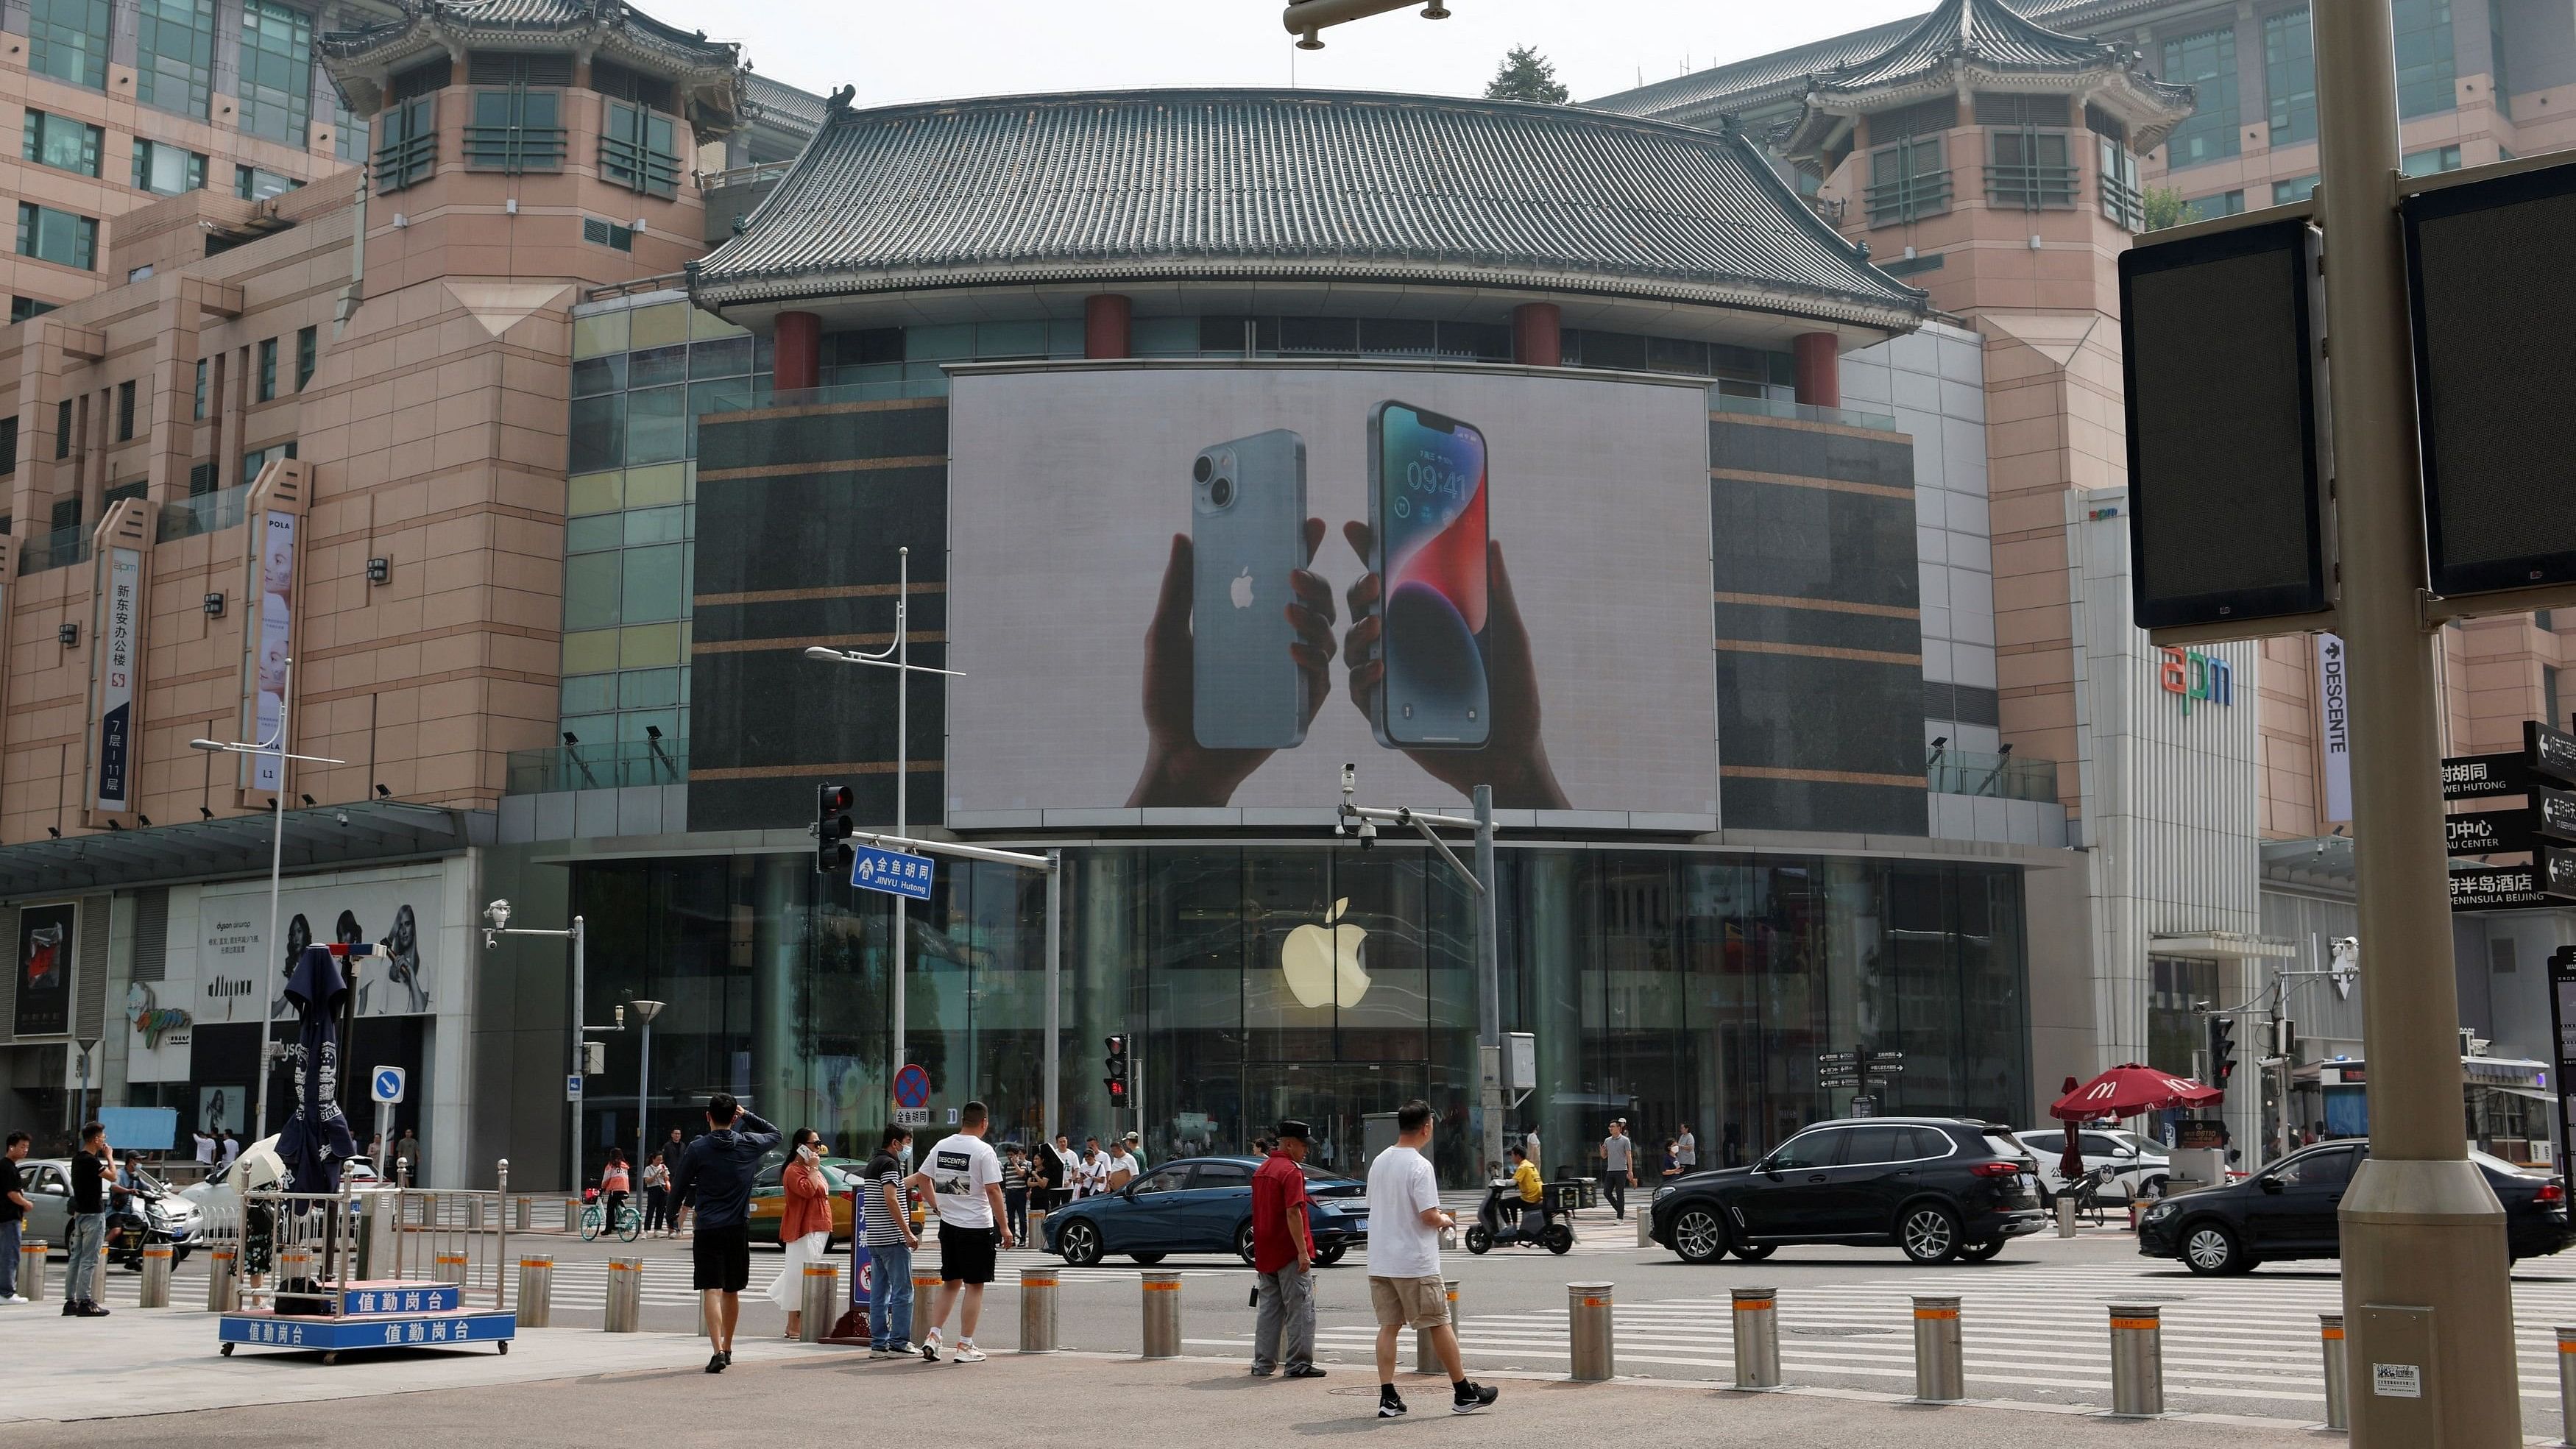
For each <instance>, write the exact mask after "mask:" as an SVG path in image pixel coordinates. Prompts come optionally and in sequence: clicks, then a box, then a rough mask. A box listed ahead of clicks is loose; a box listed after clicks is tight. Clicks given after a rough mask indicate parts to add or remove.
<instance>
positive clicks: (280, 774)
mask: <svg viewBox="0 0 2576 1449" xmlns="http://www.w3.org/2000/svg"><path fill="white" fill-rule="evenodd" d="M285 665H286V669H285V672H284V673H283V674H282V675H280V676H279V679H278V685H277V731H276V733H274V734H272V735H270V736H269V737H268V738H267V739H265V740H263V741H261V742H260V743H258V744H255V745H246V744H241V743H238V742H236V741H232V740H207V739H196V740H190V741H188V748H189V749H192V750H204V751H206V752H207V753H209V754H217V755H266V756H268V757H269V758H271V759H273V760H276V761H278V762H279V763H278V767H277V788H276V789H275V790H274V791H272V792H270V796H269V801H268V807H269V813H270V814H271V815H272V816H273V817H274V818H275V820H276V822H277V829H276V833H275V836H274V837H273V838H272V839H271V840H270V842H269V847H268V939H267V941H266V943H265V949H267V950H271V951H273V950H276V949H277V893H278V887H279V882H280V880H281V879H282V877H283V873H284V871H285V868H286V765H285V762H286V761H288V760H301V761H303V762H305V763H306V764H311V765H345V764H347V763H349V762H348V761H346V760H334V759H330V758H327V757H325V756H322V755H291V754H288V753H287V752H286V716H287V712H288V711H289V710H291V709H293V708H294V706H295V661H294V660H292V659H289V660H286V661H285ZM275 984H276V983H275V982H274V981H273V980H272V981H269V982H265V983H263V987H264V988H266V987H274V986H275ZM263 994H267V995H268V1000H267V1001H265V1002H263V1003H262V1004H261V1006H260V1008H259V1010H260V1019H259V1096H258V1098H257V1101H256V1105H255V1106H253V1107H252V1109H251V1110H252V1112H253V1113H254V1116H253V1117H252V1120H251V1130H250V1139H251V1141H253V1142H258V1141H260V1140H262V1139H264V1138H266V1137H267V1136H268V1067H269V1063H270V1062H271V1061H273V1060H274V1059H275V1058H276V1057H277V1056H278V1055H279V1049H280V1047H281V1046H282V1045H283V1044H282V1043H279V1042H275V1041H272V1040H270V1039H269V1029H270V1028H271V1027H273V1026H274V1025H276V1018H277V1003H276V997H275V996H274V995H273V994H269V993H267V992H266V991H264V992H263Z"/></svg>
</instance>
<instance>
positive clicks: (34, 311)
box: [9, 297, 59, 322]
mask: <svg viewBox="0 0 2576 1449" xmlns="http://www.w3.org/2000/svg"><path fill="white" fill-rule="evenodd" d="M57 305H59V304H57V303H53V302H39V301H37V300H36V299H35V298H33V297H11V298H10V299H9V320H10V321H12V322H24V321H26V320H27V319H28V318H30V317H42V316H44V315H45V314H46V313H48V312H51V311H52V310H54V308H55V307H56V306H57Z"/></svg>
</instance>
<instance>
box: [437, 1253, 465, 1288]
mask: <svg viewBox="0 0 2576 1449" xmlns="http://www.w3.org/2000/svg"><path fill="white" fill-rule="evenodd" d="M438 1281H440V1282H441V1283H457V1284H462V1283H463V1282H464V1281H465V1255H464V1254H463V1253H453V1252H443V1253H440V1254H439V1255H438Z"/></svg>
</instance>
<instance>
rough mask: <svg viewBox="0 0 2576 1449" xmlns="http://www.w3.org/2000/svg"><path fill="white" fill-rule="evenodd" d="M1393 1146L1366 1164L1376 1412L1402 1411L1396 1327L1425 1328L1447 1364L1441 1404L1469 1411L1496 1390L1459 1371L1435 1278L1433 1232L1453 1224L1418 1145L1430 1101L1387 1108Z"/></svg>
mask: <svg viewBox="0 0 2576 1449" xmlns="http://www.w3.org/2000/svg"><path fill="white" fill-rule="evenodd" d="M1395 1129H1396V1138H1395V1145H1394V1146H1393V1147H1389V1148H1387V1149H1386V1150H1384V1151H1382V1152H1380V1153H1379V1154H1378V1155H1377V1159H1376V1160H1375V1161H1373V1162H1371V1163H1370V1164H1369V1175H1368V1208H1369V1214H1368V1215H1369V1236H1368V1270H1369V1306H1370V1307H1371V1308H1372V1309H1374V1310H1375V1311H1376V1314H1377V1416H1378V1417H1379V1418H1381V1419H1393V1418H1396V1417H1399V1416H1401V1415H1402V1414H1403V1413H1404V1412H1405V1405H1404V1398H1403V1396H1402V1395H1400V1394H1398V1393H1397V1392H1396V1391H1395V1341H1396V1334H1397V1332H1398V1330H1400V1329H1404V1328H1408V1327H1410V1328H1414V1329H1417V1330H1422V1331H1426V1332H1428V1333H1429V1334H1430V1335H1431V1347H1432V1351H1433V1352H1435V1353H1437V1354H1438V1355H1439V1356H1440V1366H1441V1367H1442V1368H1445V1369H1447V1370H1448V1371H1449V1409H1450V1412H1452V1413H1457V1414H1472V1413H1474V1412H1476V1411H1477V1410H1478V1409H1481V1408H1484V1407H1486V1406H1487V1405H1489V1404H1491V1403H1493V1402H1494V1400H1495V1399H1497V1398H1499V1397H1501V1394H1500V1392H1499V1391H1497V1390H1495V1389H1491V1388H1487V1387H1485V1386H1483V1385H1480V1384H1478V1383H1476V1382H1475V1381H1474V1380H1472V1379H1470V1378H1468V1377H1467V1366H1466V1361H1465V1360H1464V1359H1463V1358H1462V1357H1461V1356H1460V1355H1459V1352H1458V1332H1457V1330H1456V1329H1455V1328H1454V1327H1452V1326H1451V1325H1450V1322H1449V1290H1448V1288H1447V1286H1446V1285H1444V1284H1443V1283H1442V1282H1441V1281H1440V1235H1441V1233H1443V1232H1445V1231H1447V1230H1449V1229H1452V1228H1455V1227H1457V1226H1458V1219H1457V1216H1456V1214H1454V1213H1448V1212H1443V1211H1442V1210H1441V1208H1440V1179H1439V1177H1438V1176H1437V1175H1436V1174H1435V1173H1433V1172H1432V1170H1431V1159H1430V1158H1429V1157H1428V1156H1426V1155H1425V1149H1427V1148H1429V1147H1430V1146H1431V1104H1430V1103H1428V1102H1425V1101H1421V1100H1419V1099H1416V1100H1414V1101H1411V1102H1407V1103H1405V1104H1404V1105H1403V1106H1402V1107H1401V1108H1399V1109H1397V1111H1396V1114H1395Z"/></svg>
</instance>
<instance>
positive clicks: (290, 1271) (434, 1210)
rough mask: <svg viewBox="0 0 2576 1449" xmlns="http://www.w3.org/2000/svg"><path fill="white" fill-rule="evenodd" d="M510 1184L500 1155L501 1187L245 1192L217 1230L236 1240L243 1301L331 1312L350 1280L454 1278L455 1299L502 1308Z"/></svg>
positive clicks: (511, 1263)
mask: <svg viewBox="0 0 2576 1449" xmlns="http://www.w3.org/2000/svg"><path fill="white" fill-rule="evenodd" d="M509 1186H510V1165H509V1163H508V1162H507V1161H504V1162H502V1163H501V1165H500V1186H499V1187H496V1188H494V1189H492V1190H490V1191H483V1192H476V1191H460V1190H451V1189H444V1188H442V1189H437V1190H432V1189H428V1188H394V1187H384V1186H358V1185H354V1184H353V1185H350V1186H348V1187H345V1188H343V1189H342V1190H340V1191H339V1192H336V1193H294V1192H279V1191H274V1190H268V1189H260V1190H256V1191H252V1192H248V1193H244V1194H242V1197H241V1209H240V1213H239V1216H238V1219H237V1228H236V1231H235V1232H234V1233H232V1234H226V1235H223V1239H229V1240H233V1241H237V1242H238V1244H239V1248H240V1255H241V1256H240V1274H241V1278H240V1283H241V1287H240V1304H239V1306H240V1307H241V1308H243V1309H245V1310H259V1309H265V1310H268V1311H270V1312H279V1313H295V1312H318V1313H336V1312H338V1311H340V1301H341V1300H340V1295H342V1294H343V1293H345V1292H347V1291H348V1290H349V1289H350V1288H351V1286H352V1285H356V1284H361V1283H370V1282H374V1283H382V1282H389V1281H402V1282H416V1283H454V1284H456V1285H458V1288H459V1290H460V1291H459V1294H458V1296H459V1298H460V1300H461V1306H465V1307H476V1306H483V1305H487V1304H488V1305H489V1306H490V1307H492V1308H494V1309H503V1308H507V1307H509V1297H510V1281H511V1279H510V1275H511V1273H513V1272H514V1271H515V1270H516V1269H517V1266H518V1261H517V1259H515V1258H513V1257H511V1256H510V1225H509V1214H508V1213H507V1212H506V1211H505V1209H506V1207H507V1194H508V1192H509ZM223 1239H219V1241H222V1240H223ZM227 1245H228V1244H227ZM326 1305H327V1306H326ZM361 1311H364V1310H361Z"/></svg>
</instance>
